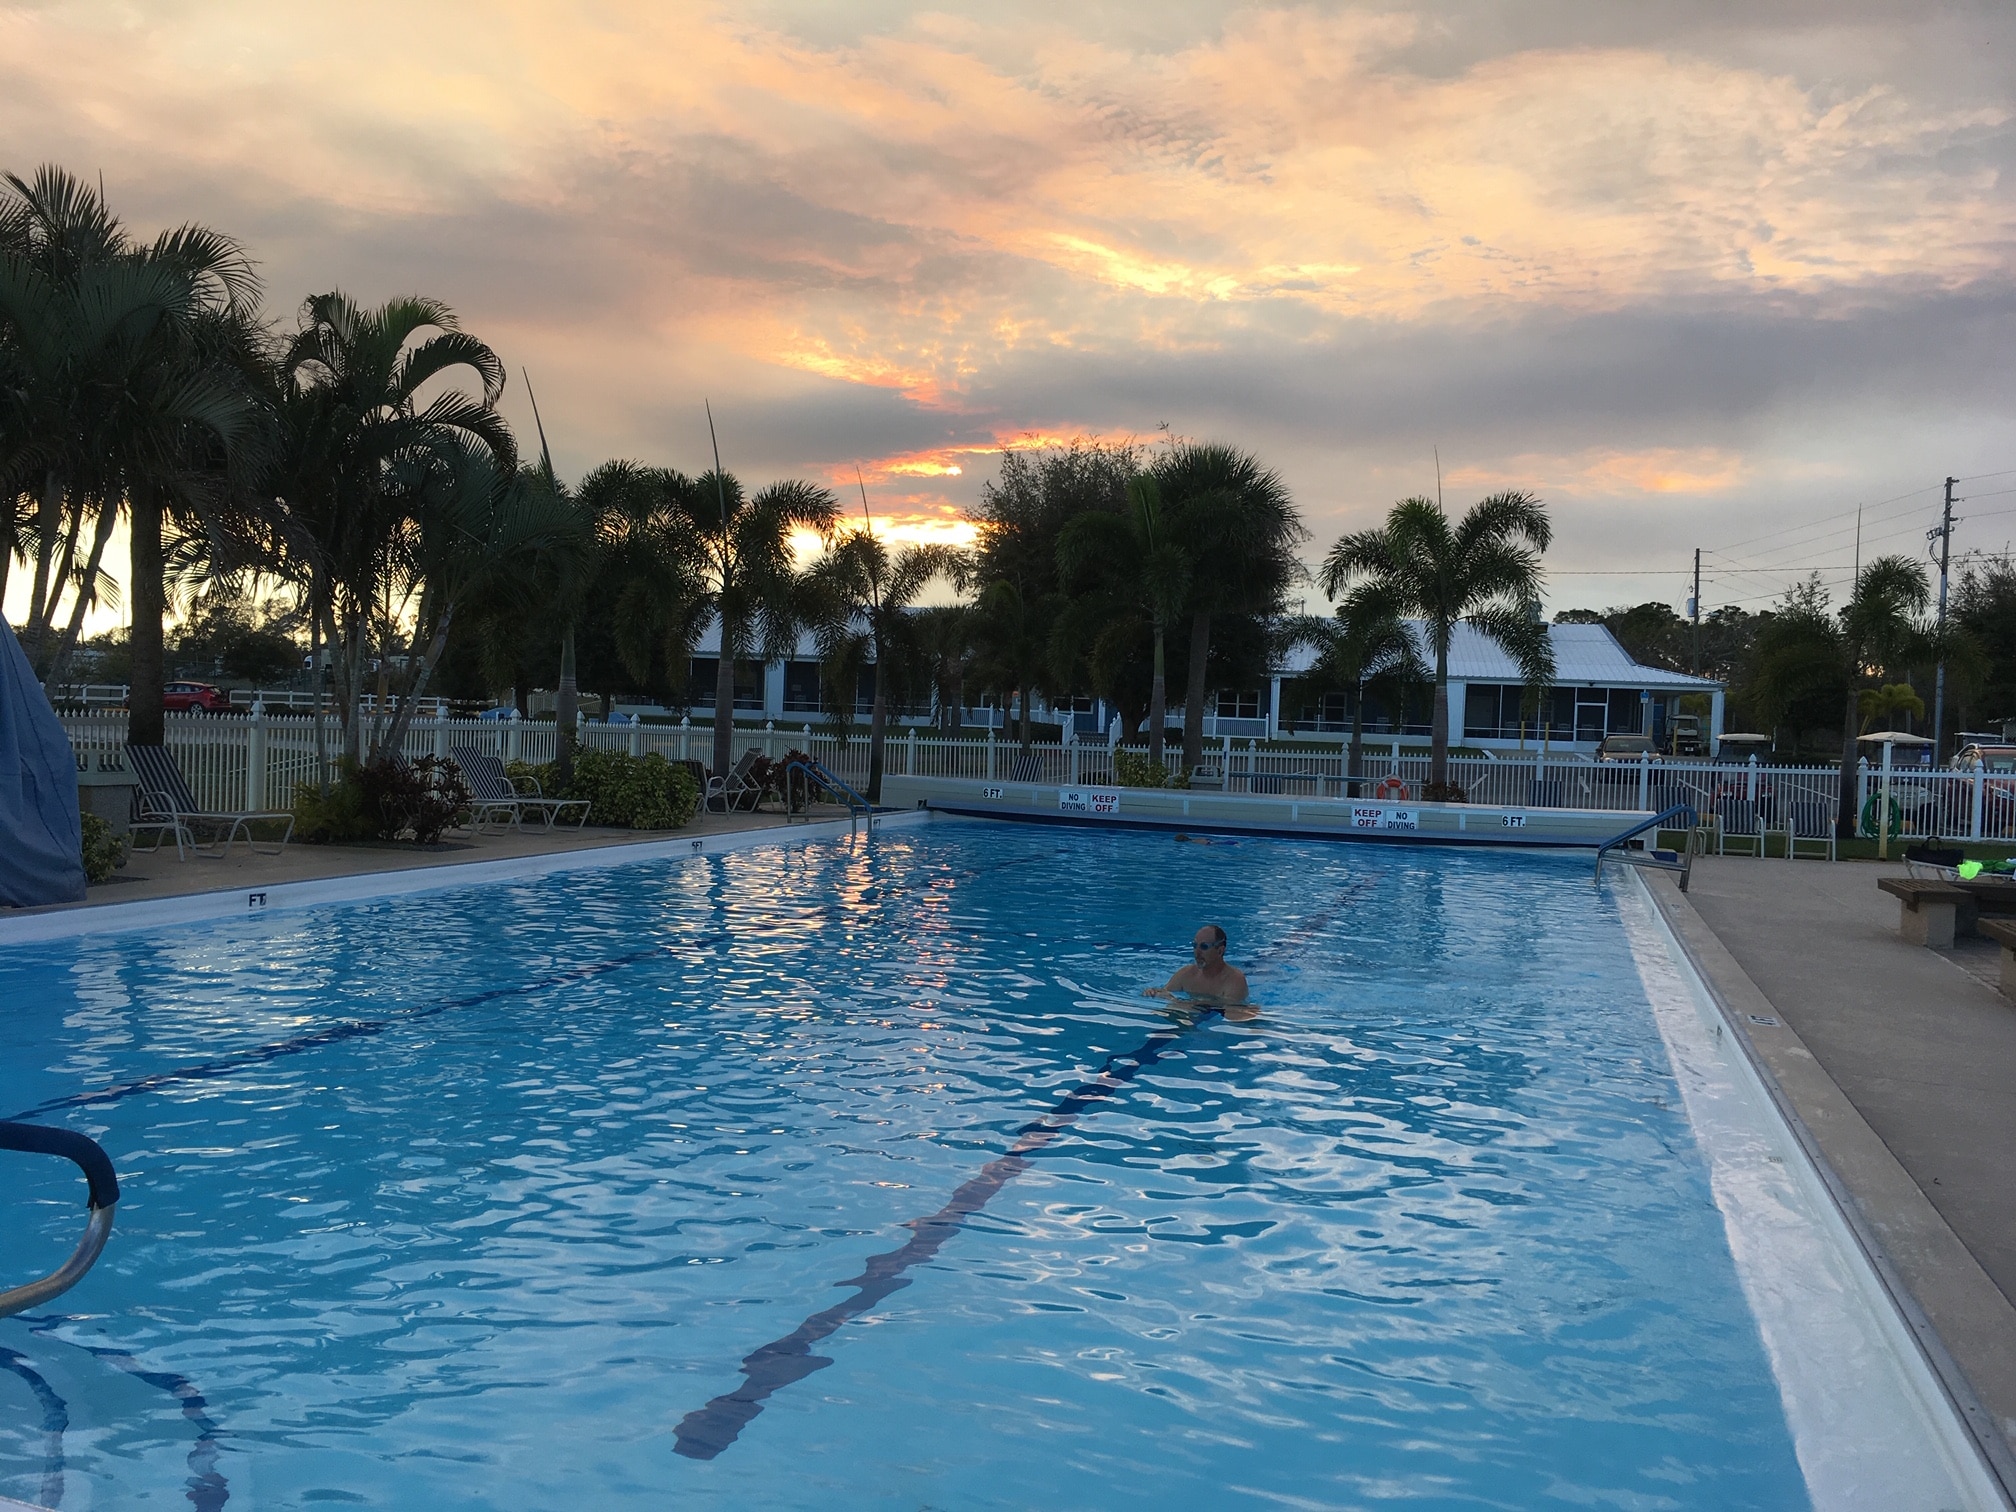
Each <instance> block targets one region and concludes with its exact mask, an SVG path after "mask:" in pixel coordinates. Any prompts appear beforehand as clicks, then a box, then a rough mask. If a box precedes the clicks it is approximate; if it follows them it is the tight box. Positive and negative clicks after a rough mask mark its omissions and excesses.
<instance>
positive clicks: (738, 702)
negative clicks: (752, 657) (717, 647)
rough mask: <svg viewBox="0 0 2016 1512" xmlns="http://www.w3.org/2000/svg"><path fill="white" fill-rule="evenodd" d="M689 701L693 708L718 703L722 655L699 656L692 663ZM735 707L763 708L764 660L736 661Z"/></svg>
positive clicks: (755, 711) (755, 709) (687, 700)
mask: <svg viewBox="0 0 2016 1512" xmlns="http://www.w3.org/2000/svg"><path fill="white" fill-rule="evenodd" d="M688 666H689V672H688V678H687V684H686V702H687V704H688V705H690V706H691V707H693V708H697V709H711V708H713V707H714V678H715V675H716V673H717V672H718V671H719V669H720V666H721V662H720V659H719V658H718V657H713V656H696V657H694V658H693V659H692V661H691V662H690V663H689V664H688ZM735 707H736V708H738V709H743V710H748V711H752V712H754V713H758V714H760V713H762V712H763V663H761V662H755V661H738V662H736V663H735Z"/></svg>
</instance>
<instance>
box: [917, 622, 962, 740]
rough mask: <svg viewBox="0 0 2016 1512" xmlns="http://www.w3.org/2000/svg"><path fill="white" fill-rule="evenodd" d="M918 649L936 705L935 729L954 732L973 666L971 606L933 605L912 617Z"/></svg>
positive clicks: (946, 732) (956, 729)
mask: <svg viewBox="0 0 2016 1512" xmlns="http://www.w3.org/2000/svg"><path fill="white" fill-rule="evenodd" d="M915 622H916V623H915V629H916V638H917V648H918V650H919V652H921V653H922V655H923V657H924V663H925V668H926V671H927V673H928V675H929V677H930V679H931V689H932V693H933V695H934V700H933V701H934V702H935V703H936V705H937V721H938V728H939V729H940V730H941V731H943V732H944V733H945V734H947V735H951V734H955V733H957V731H958V729H959V724H960V719H961V717H962V716H961V711H962V710H963V709H964V708H965V706H966V676H967V673H968V671H969V670H970V669H971V668H972V665H973V652H974V644H973V637H974V629H973V608H972V606H971V605H970V604H934V605H932V606H930V607H929V608H925V609H919V610H918V611H917V614H916V616H915Z"/></svg>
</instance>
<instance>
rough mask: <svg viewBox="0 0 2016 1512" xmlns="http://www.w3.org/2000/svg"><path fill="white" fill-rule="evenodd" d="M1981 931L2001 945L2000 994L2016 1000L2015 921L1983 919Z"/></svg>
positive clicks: (2012, 1000)
mask: <svg viewBox="0 0 2016 1512" xmlns="http://www.w3.org/2000/svg"><path fill="white" fill-rule="evenodd" d="M1981 933H1983V934H1984V935H1986V936H1988V938H1989V939H1991V940H1993V941H1994V942H1995V943H1996V944H1997V945H2000V946H2001V947H2002V996H2004V997H2005V998H2008V999H2009V1000H2010V1001H2011V1002H2016V922H2012V921H2011V920H2008V919H1984V920H1982V922H1981Z"/></svg>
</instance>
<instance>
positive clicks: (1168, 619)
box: [1057, 473, 1208, 763]
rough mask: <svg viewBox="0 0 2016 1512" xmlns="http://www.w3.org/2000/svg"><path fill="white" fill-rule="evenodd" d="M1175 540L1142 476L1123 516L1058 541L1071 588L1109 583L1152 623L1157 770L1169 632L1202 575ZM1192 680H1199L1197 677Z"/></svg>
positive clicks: (1094, 514)
mask: <svg viewBox="0 0 2016 1512" xmlns="http://www.w3.org/2000/svg"><path fill="white" fill-rule="evenodd" d="M1178 534H1179V532H1178V531H1177V530H1176V529H1173V528H1172V526H1171V522H1170V521H1169V520H1168V518H1167V512H1166V511H1165V510H1164V509H1163V507H1162V488H1161V485H1160V483H1159V482H1157V480H1156V478H1155V477H1154V475H1153V474H1152V473H1137V474H1136V475H1135V476H1134V477H1133V478H1131V479H1129V480H1128V483H1127V508H1126V510H1125V512H1124V513H1119V514H1115V513H1110V512H1108V511H1105V510H1093V511H1088V512H1087V513H1085V514H1082V515H1079V516H1078V517H1077V518H1076V519H1074V520H1072V521H1070V522H1069V523H1068V524H1067V525H1066V526H1065V527H1064V529H1063V530H1062V531H1060V532H1059V533H1058V537H1057V565H1058V571H1059V573H1060V575H1061V576H1062V578H1063V580H1064V583H1065V586H1066V587H1067V588H1069V587H1072V586H1073V585H1077V584H1084V583H1087V582H1098V583H1104V584H1106V585H1107V586H1108V587H1109V588H1110V590H1111V591H1112V592H1113V594H1114V595H1115V597H1116V598H1117V599H1118V600H1119V602H1121V603H1122V604H1124V605H1126V606H1127V607H1128V608H1130V609H1133V610H1136V611H1138V612H1139V613H1140V614H1142V615H1143V616H1145V617H1146V619H1147V621H1148V627H1149V634H1150V636H1151V638H1152V644H1153V652H1152V654H1153V659H1154V660H1153V671H1152V673H1151V674H1150V681H1149V693H1148V759H1149V760H1150V761H1151V762H1156V763H1159V762H1161V760H1162V744H1163V739H1164V735H1165V729H1164V727H1165V725H1166V724H1167V722H1168V708H1169V680H1168V633H1169V627H1170V626H1171V625H1173V624H1175V623H1176V622H1177V621H1178V620H1179V619H1181V618H1182V616H1183V613H1184V610H1185V608H1186V607H1187V605H1188V603H1189V599H1190V588H1191V580H1192V578H1193V576H1194V575H1195V573H1196V570H1197V564H1196V562H1194V561H1193V559H1192V558H1191V556H1190V554H1189V553H1188V552H1187V551H1185V550H1184V543H1183V542H1182V541H1180V540H1179V539H1178ZM1207 623H1208V621H1207ZM1191 680H1192V681H1193V682H1194V681H1195V680H1196V678H1195V675H1194V673H1193V676H1192V679H1191ZM1200 697H1201V695H1200Z"/></svg>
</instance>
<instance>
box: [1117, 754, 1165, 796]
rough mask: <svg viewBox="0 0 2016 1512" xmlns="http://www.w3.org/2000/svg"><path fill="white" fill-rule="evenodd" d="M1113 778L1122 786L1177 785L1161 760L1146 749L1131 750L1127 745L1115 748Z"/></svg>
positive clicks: (1157, 786)
mask: <svg viewBox="0 0 2016 1512" xmlns="http://www.w3.org/2000/svg"><path fill="white" fill-rule="evenodd" d="M1113 780H1114V781H1115V782H1117V783H1119V784H1120V786H1122V787H1138V788H1159V787H1173V786H1176V784H1174V783H1172V782H1171V781H1170V780H1169V769H1168V768H1167V767H1166V766H1164V765H1163V764H1162V763H1161V762H1159V761H1156V760H1154V759H1153V758H1151V757H1150V756H1149V755H1148V754H1147V753H1146V752H1145V751H1130V750H1128V749H1127V747H1125V746H1115V747H1114V748H1113Z"/></svg>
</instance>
